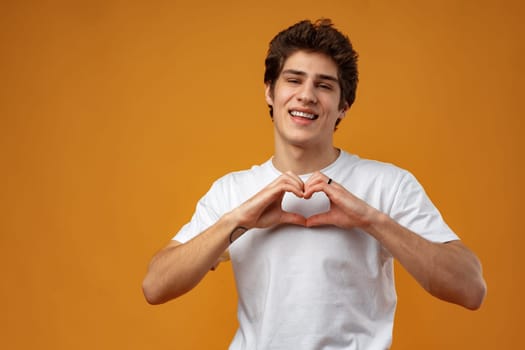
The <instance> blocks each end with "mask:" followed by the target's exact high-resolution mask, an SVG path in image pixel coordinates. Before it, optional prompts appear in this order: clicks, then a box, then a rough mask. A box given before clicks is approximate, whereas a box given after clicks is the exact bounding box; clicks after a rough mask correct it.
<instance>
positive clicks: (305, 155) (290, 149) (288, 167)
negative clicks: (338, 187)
mask: <svg viewBox="0 0 525 350" xmlns="http://www.w3.org/2000/svg"><path fill="white" fill-rule="evenodd" d="M339 153H340V150H339V149H337V148H335V147H333V146H330V147H325V148H313V149H306V148H303V147H298V146H293V145H286V146H285V147H279V146H278V145H276V148H275V155H274V157H273V165H274V166H275V168H276V169H278V170H279V171H281V172H286V171H291V172H293V173H294V174H297V175H303V174H310V173H313V172H314V171H318V170H321V169H323V168H326V167H327V166H328V165H330V164H332V163H333V162H334V161H335V160H336V159H337V157H338V156H339Z"/></svg>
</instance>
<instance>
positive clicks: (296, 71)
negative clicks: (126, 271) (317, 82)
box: [282, 69, 339, 83]
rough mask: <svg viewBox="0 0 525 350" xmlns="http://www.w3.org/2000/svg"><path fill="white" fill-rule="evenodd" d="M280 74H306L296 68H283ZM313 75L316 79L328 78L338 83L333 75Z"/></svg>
mask: <svg viewBox="0 0 525 350" xmlns="http://www.w3.org/2000/svg"><path fill="white" fill-rule="evenodd" d="M282 74H293V75H300V76H306V75H307V74H306V72H303V71H301V70H296V69H286V70H283V72H282ZM315 77H316V78H318V79H322V80H330V81H333V82H336V83H339V79H337V78H336V77H334V76H331V75H328V74H316V75H315Z"/></svg>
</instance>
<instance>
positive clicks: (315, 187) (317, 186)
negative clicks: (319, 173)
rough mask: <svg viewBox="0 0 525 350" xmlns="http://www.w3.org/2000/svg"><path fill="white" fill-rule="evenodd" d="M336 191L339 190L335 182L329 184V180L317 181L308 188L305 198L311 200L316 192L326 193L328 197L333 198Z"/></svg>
mask: <svg viewBox="0 0 525 350" xmlns="http://www.w3.org/2000/svg"><path fill="white" fill-rule="evenodd" d="M336 190H338V188H337V185H336V184H335V183H334V182H332V183H331V184H328V180H324V179H322V181H320V180H316V181H315V182H313V183H312V184H311V185H308V186H306V188H305V191H304V198H305V199H309V198H311V197H312V195H313V194H314V193H316V192H324V193H325V194H326V195H327V196H328V198H332V196H333V195H334V193H335V191H336Z"/></svg>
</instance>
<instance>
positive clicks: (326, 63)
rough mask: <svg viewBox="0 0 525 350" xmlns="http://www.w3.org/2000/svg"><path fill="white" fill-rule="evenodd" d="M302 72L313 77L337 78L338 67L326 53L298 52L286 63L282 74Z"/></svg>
mask: <svg viewBox="0 0 525 350" xmlns="http://www.w3.org/2000/svg"><path fill="white" fill-rule="evenodd" d="M289 70H294V71H301V72H304V73H306V75H311V76H331V77H334V78H337V75H338V74H337V72H338V69H337V65H336V64H335V62H334V60H332V58H330V57H329V56H327V55H325V54H324V53H320V52H308V51H297V52H294V53H293V54H291V55H290V56H289V57H288V58H287V59H286V61H285V62H284V65H283V68H282V71H281V72H284V71H289Z"/></svg>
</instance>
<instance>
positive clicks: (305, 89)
mask: <svg viewBox="0 0 525 350" xmlns="http://www.w3.org/2000/svg"><path fill="white" fill-rule="evenodd" d="M297 99H298V100H299V101H300V102H302V103H304V104H315V103H317V96H316V95H315V89H314V87H313V86H312V85H311V84H303V85H302V88H301V90H300V91H299V93H298V94H297Z"/></svg>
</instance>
